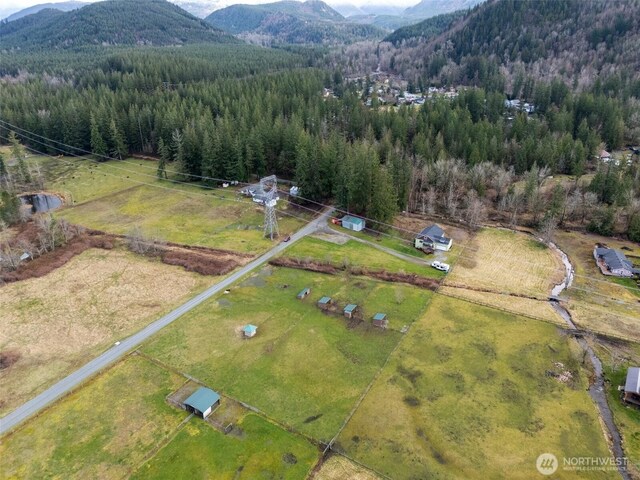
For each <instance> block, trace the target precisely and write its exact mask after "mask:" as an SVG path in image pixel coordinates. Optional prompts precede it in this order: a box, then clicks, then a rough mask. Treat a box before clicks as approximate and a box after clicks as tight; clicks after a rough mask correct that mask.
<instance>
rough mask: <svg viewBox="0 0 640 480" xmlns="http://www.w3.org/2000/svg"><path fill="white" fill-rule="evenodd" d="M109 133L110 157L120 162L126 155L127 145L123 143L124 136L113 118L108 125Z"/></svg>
mask: <svg viewBox="0 0 640 480" xmlns="http://www.w3.org/2000/svg"><path fill="white" fill-rule="evenodd" d="M109 131H110V133H111V156H112V157H114V158H117V159H119V160H122V159H123V158H125V157H126V156H127V153H128V149H127V144H126V143H125V140H124V135H123V134H122V132H121V131H120V129H119V128H118V126H117V125H116V121H115V119H113V118H112V119H111V123H110V124H109Z"/></svg>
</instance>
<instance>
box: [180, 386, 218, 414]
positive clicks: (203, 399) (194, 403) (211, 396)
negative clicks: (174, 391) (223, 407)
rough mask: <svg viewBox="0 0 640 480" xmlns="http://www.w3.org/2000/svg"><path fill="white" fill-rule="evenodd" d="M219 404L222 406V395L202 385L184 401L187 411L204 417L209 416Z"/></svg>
mask: <svg viewBox="0 0 640 480" xmlns="http://www.w3.org/2000/svg"><path fill="white" fill-rule="evenodd" d="M218 406H220V395H219V394H218V393H216V392H214V391H213V390H211V389H210V388H205V387H200V388H199V389H198V390H196V391H195V392H193V393H192V394H191V396H190V397H189V398H187V399H186V400H185V401H184V408H185V410H186V411H188V412H191V413H194V414H196V415H198V416H199V417H202V418H207V417H208V416H209V415H210V414H211V412H213V410H215V409H216V408H217V407H218Z"/></svg>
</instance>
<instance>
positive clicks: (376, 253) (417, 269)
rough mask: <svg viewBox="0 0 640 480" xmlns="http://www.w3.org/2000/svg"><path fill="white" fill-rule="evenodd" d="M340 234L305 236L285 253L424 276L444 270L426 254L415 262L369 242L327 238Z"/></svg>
mask: <svg viewBox="0 0 640 480" xmlns="http://www.w3.org/2000/svg"><path fill="white" fill-rule="evenodd" d="M331 237H337V238H338V239H339V238H340V237H339V236H337V235H330V236H328V237H327V236H326V235H325V234H323V235H322V236H319V237H305V238H303V239H302V240H300V241H298V242H296V243H295V244H294V245H292V246H291V247H290V248H288V249H287V250H286V252H285V253H284V254H283V256H286V257H295V258H302V259H310V260H315V261H320V262H329V263H333V264H335V265H347V266H358V267H366V268H369V269H372V270H386V271H388V272H394V273H397V272H399V273H415V274H416V275H420V276H423V277H430V278H442V277H443V276H444V273H443V272H441V271H439V270H436V269H435V268H433V267H431V266H430V265H429V264H428V259H427V258H426V257H425V258H424V259H423V260H424V262H425V263H424V264H422V265H420V264H416V263H413V262H411V261H408V260H403V259H402V258H398V257H395V256H393V255H390V254H388V253H386V252H383V251H380V250H378V249H376V248H374V247H372V246H370V245H366V244H364V243H360V242H357V241H356V240H347V241H346V242H345V243H343V244H340V243H335V242H332V241H329V240H327V239H326V238H331Z"/></svg>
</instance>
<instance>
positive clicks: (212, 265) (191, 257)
mask: <svg viewBox="0 0 640 480" xmlns="http://www.w3.org/2000/svg"><path fill="white" fill-rule="evenodd" d="M161 258H162V261H163V262H164V263H166V264H168V265H178V266H181V267H184V269H185V270H187V271H189V272H196V273H200V274H202V275H224V274H226V273H229V272H230V271H232V270H233V269H235V268H236V267H238V266H239V265H241V262H240V261H238V259H237V258H235V256H233V255H224V256H222V255H207V254H205V253H199V252H193V251H187V250H175V249H171V250H167V251H165V252H163V253H162V254H161Z"/></svg>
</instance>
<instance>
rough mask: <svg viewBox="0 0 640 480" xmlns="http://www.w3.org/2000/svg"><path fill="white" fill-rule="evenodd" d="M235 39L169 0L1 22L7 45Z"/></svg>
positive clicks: (119, 1)
mask: <svg viewBox="0 0 640 480" xmlns="http://www.w3.org/2000/svg"><path fill="white" fill-rule="evenodd" d="M231 41H235V40H234V39H233V38H232V37H231V36H229V35H226V34H224V33H223V32H221V31H220V30H216V29H215V28H213V27H212V26H211V25H209V24H207V23H206V22H204V21H203V20H200V19H197V18H195V17H194V16H192V15H191V14H189V13H187V12H185V11H184V10H182V9H181V8H180V7H177V6H176V5H173V4H172V3H169V2H167V1H165V0H136V1H135V2H132V1H128V0H107V1H104V2H98V3H93V4H89V5H86V6H85V7H82V8H80V9H78V10H74V11H70V12H61V11H58V10H52V9H45V10H42V11H40V12H38V13H36V14H34V15H28V16H26V17H23V18H21V19H18V20H16V21H13V22H10V23H3V24H0V44H1V45H2V48H4V49H16V48H19V49H32V50H45V49H51V48H62V49H67V48H78V47H83V46H87V45H102V46H105V45H180V44H185V43H199V42H231Z"/></svg>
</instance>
